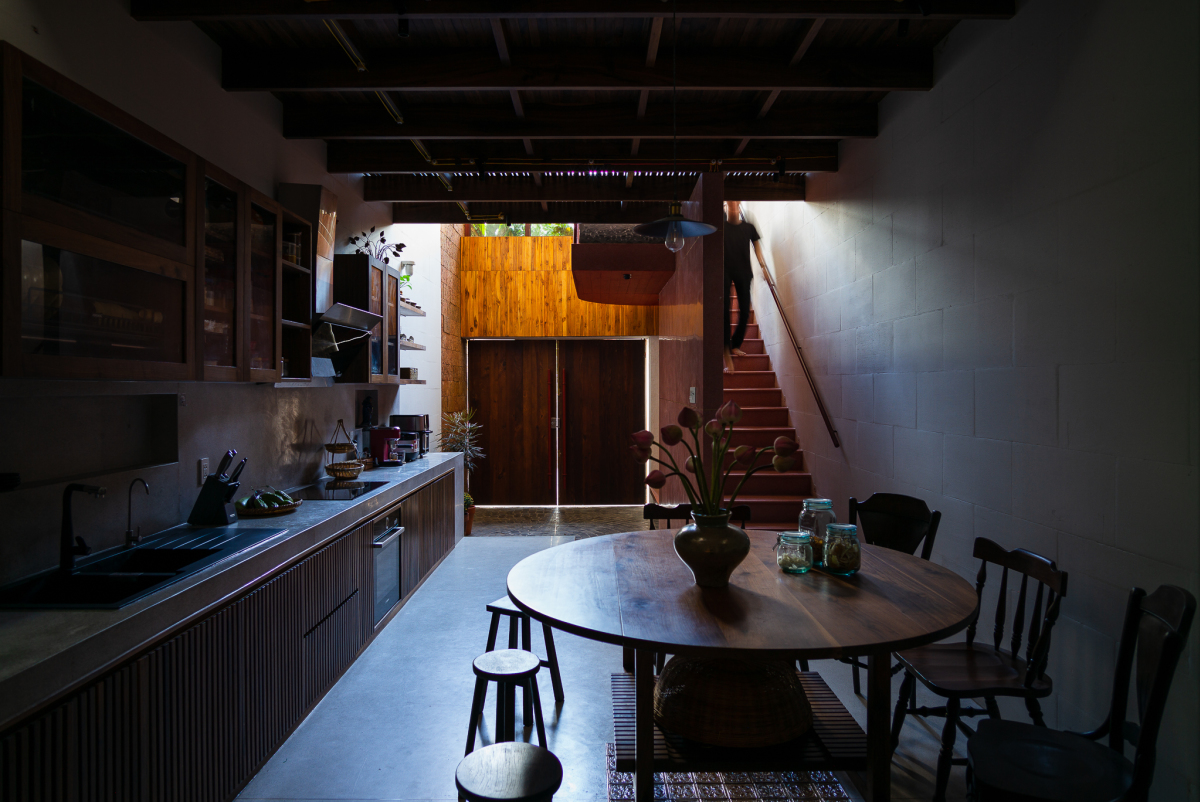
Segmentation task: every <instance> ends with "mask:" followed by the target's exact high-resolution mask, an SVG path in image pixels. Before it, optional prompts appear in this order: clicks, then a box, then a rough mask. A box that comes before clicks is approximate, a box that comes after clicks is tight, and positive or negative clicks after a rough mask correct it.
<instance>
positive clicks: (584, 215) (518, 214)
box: [392, 201, 667, 224]
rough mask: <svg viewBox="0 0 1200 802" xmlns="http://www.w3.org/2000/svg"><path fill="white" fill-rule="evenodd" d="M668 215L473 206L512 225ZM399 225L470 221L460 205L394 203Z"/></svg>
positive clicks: (651, 207) (569, 206)
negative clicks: (501, 217) (500, 217)
mask: <svg viewBox="0 0 1200 802" xmlns="http://www.w3.org/2000/svg"><path fill="white" fill-rule="evenodd" d="M666 213H667V203H666V202H662V201H655V202H653V203H649V202H647V203H621V202H617V201H611V202H587V203H549V202H548V203H546V208H545V209H543V208H542V202H540V201H533V202H529V203H472V204H471V216H472V217H475V216H490V217H498V216H500V215H503V217H504V219H505V220H506V221H508V222H509V223H635V224H637V223H644V222H646V221H647V220H654V219H655V218H656V217H662V216H663V215H665V214H666ZM392 221H393V222H396V223H462V222H465V221H466V217H465V216H464V215H463V212H462V209H461V207H460V206H459V205H458V204H457V203H393V204H392Z"/></svg>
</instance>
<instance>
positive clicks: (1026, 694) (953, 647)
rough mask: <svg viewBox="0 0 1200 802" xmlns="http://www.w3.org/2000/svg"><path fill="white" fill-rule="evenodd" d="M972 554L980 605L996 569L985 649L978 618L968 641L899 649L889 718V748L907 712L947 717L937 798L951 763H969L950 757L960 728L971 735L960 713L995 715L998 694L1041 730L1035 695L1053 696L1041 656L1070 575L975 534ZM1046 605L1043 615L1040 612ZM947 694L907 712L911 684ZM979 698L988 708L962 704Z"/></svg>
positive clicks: (1034, 556) (943, 789) (969, 629)
mask: <svg viewBox="0 0 1200 802" xmlns="http://www.w3.org/2000/svg"><path fill="white" fill-rule="evenodd" d="M975 558H976V559H978V560H980V561H981V562H980V566H979V575H978V577H977V578H976V582H975V592H976V594H977V595H978V597H979V599H980V603H981V604H982V600H983V588H984V583H985V582H986V581H987V566H988V563H992V564H994V565H998V566H1000V567H1001V568H1002V569H1003V570H1002V573H1001V574H1000V597H999V603H998V604H997V605H996V620H995V626H994V628H993V632H992V644H991V645H990V646H988V645H983V644H977V643H975V631H976V625H977V624H978V623H979V621H978V617H977V618H976V620H975V621H972V622H971V625H970V626H969V627H967V639H966V641H965V642H961V643H936V644H933V645H931V646H922V647H919V648H916V649H909V650H908V651H904V652H899V653H897V655H896V657H897V658H898V659H899V660H900V663H901V665H902V666H903V668H904V672H905V673H904V682H903V683H902V684H901V685H900V694H899V696H898V698H897V699H896V712H895V715H894V716H893V717H892V749H895V748H896V746H897V744H898V743H899V741H900V730H901V728H902V727H903V726H904V716H905V714H906V713H909V712H911V713H913V714H914V715H918V716H945V717H946V724H945V726H944V727H943V728H942V749H941V752H940V753H939V754H938V765H937V785H936V789H935V791H934V795H933V799H934V802H944V800H945V798H946V783H947V782H948V781H949V779H950V767H951V765H966V762H967V761H966V760H965V759H955V758H954V756H953V753H954V739H955V737H956V734H957V731H958V730H959V729H962V730H963V732H964V733H966V734H967V735H968V736H969V735H973V734H974V733H973V732H972V731H971V730H970V728H968V727H967V725H966V724H964V723H963V722H962V720H961V719H962V717H964V716H965V717H971V716H979V715H987V716H990V717H991V718H994V719H998V718H1000V708H999V706H998V705H997V704H996V697H998V696H1012V697H1016V698H1020V699H1024V700H1025V707H1026V709H1027V710H1028V711H1029V715H1030V717H1031V718H1032V719H1033V722H1034V723H1035V724H1037V725H1038V726H1039V727H1044V726H1045V722H1044V721H1043V719H1042V710H1041V706H1040V705H1039V704H1038V700H1039V699H1042V698H1045V697H1046V696H1049V695H1050V692H1051V691H1052V690H1053V684H1052V683H1051V681H1050V678H1049V677H1048V676H1046V673H1045V672H1046V661H1047V658H1048V656H1049V654H1050V632H1051V630H1053V628H1054V623H1055V622H1056V621H1057V620H1058V610H1059V606H1060V605H1061V603H1062V598H1063V596H1065V595H1066V593H1067V573H1066V572H1065V571H1060V570H1058V567H1057V566H1056V565H1055V564H1054V563H1053V562H1052V561H1051V560H1048V559H1046V558H1045V557H1042V556H1039V555H1037V554H1034V553H1033V552H1030V551H1026V550H1025V549H1015V550H1013V551H1005V550H1004V549H1003V548H1001V547H1000V546H999V545H997V544H996V543H994V542H992V541H991V540H988V539H987V538H983V537H980V538H976V539H975ZM1010 572H1012V573H1014V574H1019V575H1020V577H1021V587H1020V590H1019V592H1018V596H1017V606H1016V612H1015V613H1014V616H1013V622H1012V638H1011V641H1010V643H1009V649H1008V651H1005V650H1004V649H1001V648H1000V644H1001V642H1002V641H1003V640H1004V625H1005V618H1006V616H1007V611H1008V605H1007V603H1006V602H1007V600H1008V575H1009V573H1010ZM1031 578H1032V579H1033V581H1034V584H1035V585H1036V586H1037V590H1036V591H1035V594H1034V598H1033V612H1032V614H1031V615H1030V621H1029V633H1028V642H1027V643H1026V646H1025V657H1024V658H1022V657H1021V656H1020V654H1019V653H1020V650H1021V642H1022V638H1023V637H1024V634H1025V633H1024V632H1023V631H1022V630H1023V629H1024V626H1025V607H1026V597H1027V596H1028V595H1029V594H1028V590H1029V580H1030V579H1031ZM1043 609H1044V610H1045V613H1044V614H1043V612H1042V611H1043ZM917 680H920V682H921V684H922V685H924V686H925V687H926V688H928V689H929V690H930V691H933V693H935V694H937V695H938V696H940V697H942V698H944V699H945V700H946V704H945V705H944V706H942V707H917V706H915V705H914V706H913V707H912V709H911V710H906V708H907V707H908V704H909V699H910V697H911V696H912V694H913V693H914V691H915V689H916V682H917ZM979 697H982V698H983V699H984V701H985V703H986V705H987V707H986V709H980V708H974V707H971V708H964V707H962V706H961V702H962V700H963V699H968V698H979Z"/></svg>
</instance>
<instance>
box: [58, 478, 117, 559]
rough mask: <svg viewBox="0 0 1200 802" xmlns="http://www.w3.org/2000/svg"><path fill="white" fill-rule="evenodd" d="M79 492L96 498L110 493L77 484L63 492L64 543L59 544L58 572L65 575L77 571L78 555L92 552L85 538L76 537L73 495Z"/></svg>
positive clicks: (92, 486) (68, 486)
mask: <svg viewBox="0 0 1200 802" xmlns="http://www.w3.org/2000/svg"><path fill="white" fill-rule="evenodd" d="M77 490H78V491H79V492H81V493H87V494H88V495H90V496H95V497H96V498H103V497H104V494H105V493H107V492H108V490H107V489H105V488H103V487H96V486H95V485H77V484H69V485H67V487H66V489H65V490H63V515H62V541H61V542H60V544H59V555H58V570H59V571H60V572H62V573H64V574H69V573H71V572H72V571H74V570H75V557H76V555H83V554H87V553H89V552H90V551H91V549H90V548H88V545H87V544H86V543H84V542H83V538H81V537H75V526H74V524H72V522H71V494H72V493H74V492H75V491H77Z"/></svg>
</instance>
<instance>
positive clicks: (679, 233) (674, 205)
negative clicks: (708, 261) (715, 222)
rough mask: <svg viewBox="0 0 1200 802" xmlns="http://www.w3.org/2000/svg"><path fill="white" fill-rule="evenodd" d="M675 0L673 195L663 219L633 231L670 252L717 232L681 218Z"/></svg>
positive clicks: (672, 11)
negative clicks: (661, 242)
mask: <svg viewBox="0 0 1200 802" xmlns="http://www.w3.org/2000/svg"><path fill="white" fill-rule="evenodd" d="M678 4H679V3H678V0H675V2H674V3H673V4H672V6H671V35H672V38H671V164H672V167H673V168H674V169H673V170H672V173H673V175H674V177H675V188H674V195H675V199H674V200H673V201H671V211H670V214H668V215H667V216H666V217H662V218H659V219H658V220H655V221H654V222H653V223H642V224H641V225H640V226H638V227H637V228H635V229H634V231H636V232H637V233H639V234H641V235H642V236H643V237H653V238H655V239H661V240H662V241H663V244H664V245H666V246H667V250H668V251H670V252H671V253H679V251H681V250H683V244H684V243H683V241H684V240H685V239H689V238H691V237H704V236H707V235H709V234H712V233H713V232H714V231H716V230H717V228H716V226H710V225H709V224H708V223H701V222H700V221H698V220H691V219H688V218H687V217H684V216H683V204H682V203H680V202H679V126H678V124H677V121H676V106H677V104H678V97H677V95H678V92H679V87H678V85H677V82H676V80H675V51H676V50H677V48H678V47H679V29H678V28H676V27H675V8H676V6H678Z"/></svg>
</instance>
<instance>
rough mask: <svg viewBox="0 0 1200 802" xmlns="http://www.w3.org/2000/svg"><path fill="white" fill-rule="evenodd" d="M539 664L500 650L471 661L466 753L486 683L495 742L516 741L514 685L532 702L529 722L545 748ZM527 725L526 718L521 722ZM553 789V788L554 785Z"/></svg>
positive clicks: (524, 655)
mask: <svg viewBox="0 0 1200 802" xmlns="http://www.w3.org/2000/svg"><path fill="white" fill-rule="evenodd" d="M541 667H542V661H541V660H539V659H538V657H537V655H536V654H534V653H533V652H527V651H525V650H524V649H501V650H499V651H495V652H484V653H483V654H481V655H479V656H478V657H476V658H475V662H474V663H473V664H472V668H473V669H474V670H475V698H474V700H473V701H472V702H471V724H470V729H469V730H468V731H467V752H466V753H467V754H468V755H469V754H471V750H472V749H474V748H475V730H476V729H477V728H478V727H479V720H480V718H481V717H482V716H483V699H484V697H485V696H487V685H488V683H489V682H494V683H496V741H497V742H499V741H512V740H515V739H516V701H517V686H518V685H519V686H521V688H522V690H523V692H524V694H525V699H526V700H528V701H530V702H532V706H533V721H534V723H535V724H536V725H537V736H538V743H540V744H541V745H542V746H543V747H544V746H546V723H545V721H544V720H543V719H542V700H541V697H539V696H538V689H537V673H538V669H540V668H541ZM523 721H524V723H525V725H526V726H528V724H529V719H528V718H526V719H524V720H523ZM556 787H557V786H556Z"/></svg>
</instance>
